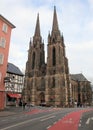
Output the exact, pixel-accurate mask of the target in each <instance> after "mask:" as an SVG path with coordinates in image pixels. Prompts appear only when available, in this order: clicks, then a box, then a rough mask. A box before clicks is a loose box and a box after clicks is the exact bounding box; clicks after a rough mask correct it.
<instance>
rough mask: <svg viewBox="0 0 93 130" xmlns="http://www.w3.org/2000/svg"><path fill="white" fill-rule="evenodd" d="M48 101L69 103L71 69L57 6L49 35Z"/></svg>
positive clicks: (57, 103)
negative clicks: (60, 29)
mask: <svg viewBox="0 0 93 130" xmlns="http://www.w3.org/2000/svg"><path fill="white" fill-rule="evenodd" d="M45 79H46V80H45V81H46V92H45V94H46V103H47V104H49V105H55V106H56V105H57V106H66V105H68V104H69V101H68V99H69V69H68V60H67V58H66V56H65V45H64V37H63V35H61V33H60V31H59V27H58V20H57V14H56V8H55V7H54V15H53V25H52V31H51V34H50V33H49V35H48V56H47V70H46V78H45Z"/></svg>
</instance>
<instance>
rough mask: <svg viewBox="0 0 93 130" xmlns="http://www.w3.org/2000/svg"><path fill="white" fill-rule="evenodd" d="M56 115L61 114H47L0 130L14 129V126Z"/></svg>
mask: <svg viewBox="0 0 93 130" xmlns="http://www.w3.org/2000/svg"><path fill="white" fill-rule="evenodd" d="M57 113H61V112H54V113H51V114H48V115H45V116H42V117H37V118H34V119H30V120H26V121H23V122H20V123H17V124H14V125H10V126H8V127H5V128H1V129H0V130H7V129H10V128H13V127H16V126H20V125H23V124H26V123H30V122H31V121H35V120H40V119H42V118H45V117H49V116H52V115H54V114H57Z"/></svg>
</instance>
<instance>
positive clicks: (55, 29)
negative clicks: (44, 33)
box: [52, 6, 59, 31]
mask: <svg viewBox="0 0 93 130" xmlns="http://www.w3.org/2000/svg"><path fill="white" fill-rule="evenodd" d="M58 30H59V28H58V21H57V13H56V6H54V16H53V26H52V31H58Z"/></svg>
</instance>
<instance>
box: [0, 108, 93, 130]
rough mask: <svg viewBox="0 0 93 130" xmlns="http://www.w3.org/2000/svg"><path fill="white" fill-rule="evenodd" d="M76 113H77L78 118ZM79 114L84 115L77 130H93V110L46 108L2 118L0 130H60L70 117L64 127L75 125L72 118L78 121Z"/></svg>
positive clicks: (28, 110)
mask: <svg viewBox="0 0 93 130" xmlns="http://www.w3.org/2000/svg"><path fill="white" fill-rule="evenodd" d="M81 111H82V113H81ZM83 111H84V113H83ZM85 111H87V112H85ZM73 113H74V115H73ZM75 113H77V114H76V116H75ZM79 113H81V114H82V116H81V115H80V116H81V117H82V118H81V117H80V120H79V122H77V125H78V129H75V130H93V121H92V119H93V118H92V117H93V114H92V113H93V110H92V111H91V109H89V108H85V109H84V108H45V107H33V108H31V109H27V110H25V111H22V112H21V111H20V112H19V113H18V114H14V115H10V116H4V117H0V130H20V129H22V130H55V128H56V130H60V129H59V126H60V125H57V124H58V122H59V121H60V120H63V119H65V118H66V119H67V118H68V116H69V115H70V116H71V117H70V121H69V122H67V121H66V122H65V125H64V126H66V125H68V123H70V125H73V124H71V118H73V117H74V119H75V120H77V117H78V116H77V115H79ZM72 115H73V116H72ZM86 122H87V124H86ZM86 125H87V127H86ZM53 126H54V127H53ZM55 126H56V127H55ZM64 130H70V128H69V129H67V128H64ZM71 130H72V129H71Z"/></svg>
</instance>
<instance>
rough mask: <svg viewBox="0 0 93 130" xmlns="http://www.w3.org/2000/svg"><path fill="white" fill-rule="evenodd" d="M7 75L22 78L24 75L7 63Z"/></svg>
mask: <svg viewBox="0 0 93 130" xmlns="http://www.w3.org/2000/svg"><path fill="white" fill-rule="evenodd" d="M7 73H11V74H16V75H20V76H24V74H23V73H22V72H21V71H20V69H19V68H18V67H17V66H15V65H14V64H12V63H8V65H7Z"/></svg>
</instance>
